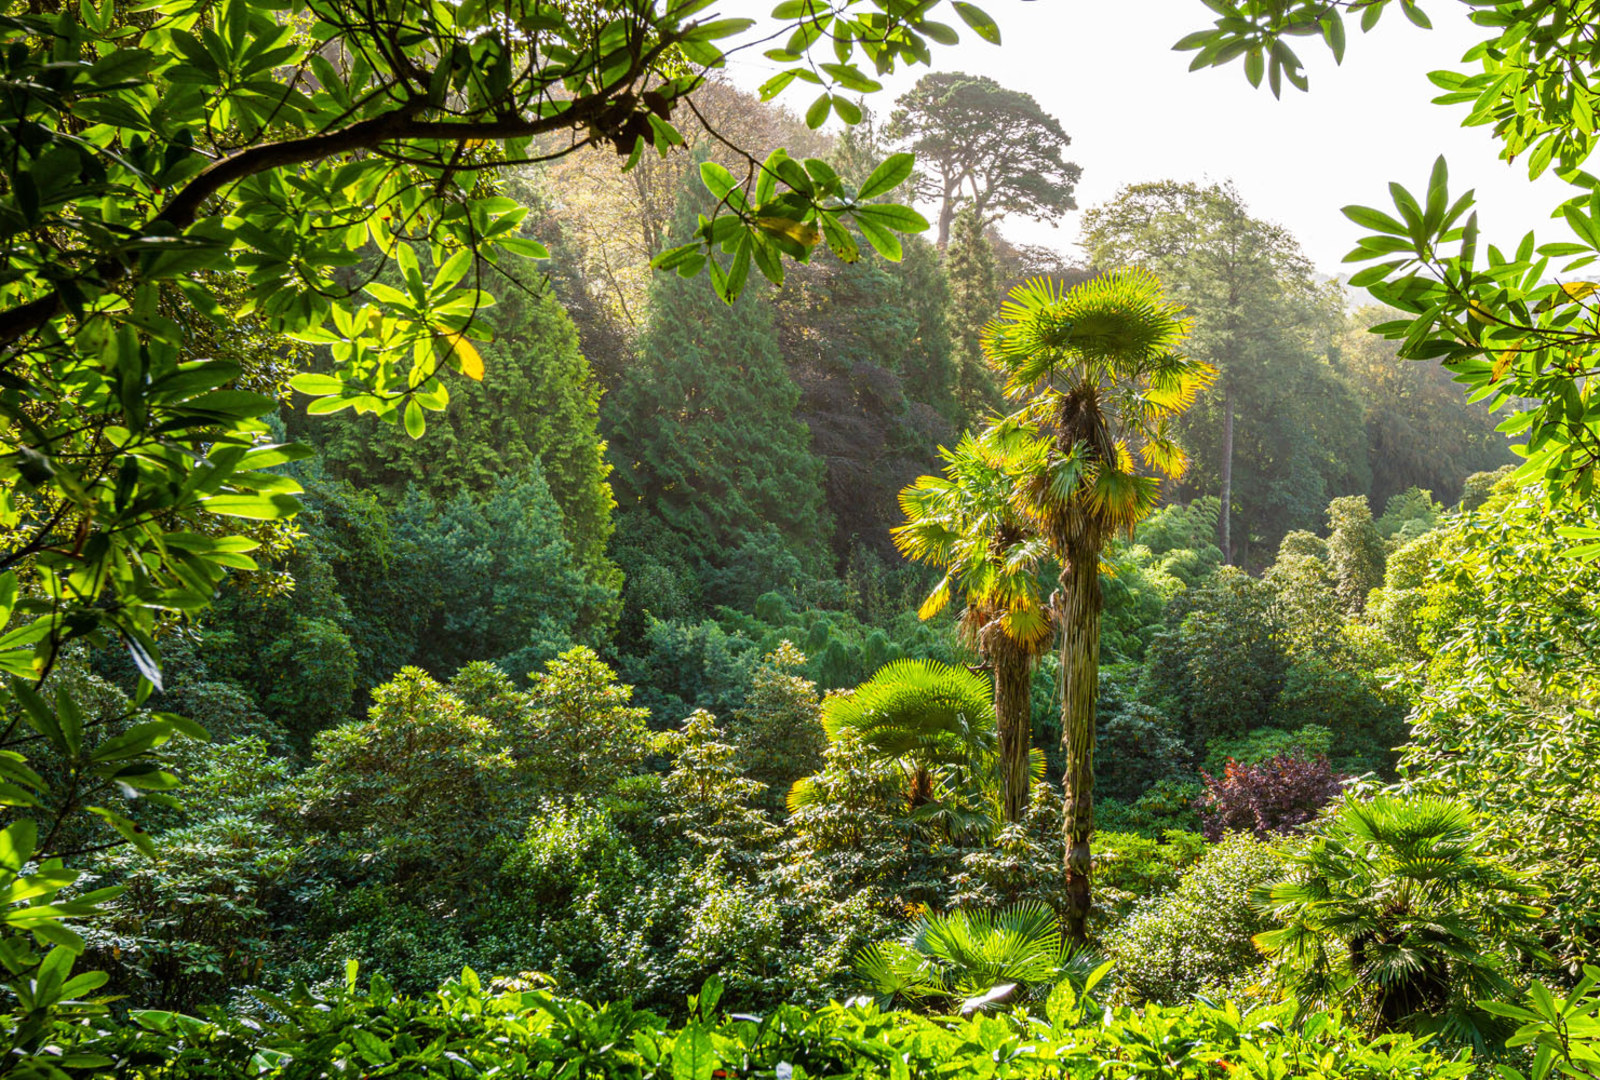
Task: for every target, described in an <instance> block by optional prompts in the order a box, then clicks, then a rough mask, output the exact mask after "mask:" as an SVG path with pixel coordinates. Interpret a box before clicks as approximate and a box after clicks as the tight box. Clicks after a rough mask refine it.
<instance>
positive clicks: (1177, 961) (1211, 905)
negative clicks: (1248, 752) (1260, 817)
mask: <svg viewBox="0 0 1600 1080" xmlns="http://www.w3.org/2000/svg"><path fill="white" fill-rule="evenodd" d="M1283 872H1284V870H1283V856H1282V855H1281V854H1280V853H1279V852H1278V851H1277V850H1275V849H1274V848H1273V847H1272V846H1271V845H1269V844H1265V843H1263V842H1261V841H1260V840H1257V839H1255V838H1254V837H1252V836H1249V835H1247V834H1236V835H1233V836H1229V837H1227V838H1225V839H1224V840H1222V841H1221V842H1220V843H1218V844H1216V845H1214V846H1212V847H1211V848H1209V849H1208V850H1207V851H1206V852H1205V854H1204V855H1203V856H1201V858H1200V861H1199V862H1198V863H1196V864H1195V865H1194V866H1193V867H1191V868H1190V869H1189V870H1187V871H1186V872H1185V873H1184V875H1183V877H1182V879H1181V880H1180V881H1179V882H1178V887H1177V888H1176V889H1174V890H1173V891H1171V892H1169V893H1166V894H1164V895H1161V896H1155V897H1151V898H1149V899H1147V900H1144V901H1141V902H1140V903H1138V904H1137V905H1135V906H1134V909H1133V912H1132V914H1130V915H1129V916H1128V918H1127V920H1126V921H1125V922H1123V923H1122V924H1121V925H1120V926H1117V927H1116V928H1114V929H1113V930H1112V931H1111V932H1110V933H1108V934H1107V935H1106V937H1105V949H1106V953H1107V955H1109V956H1110V957H1111V958H1112V959H1113V960H1114V961H1115V962H1116V965H1117V966H1116V972H1117V977H1118V978H1119V979H1120V981H1121V983H1122V985H1123V987H1124V989H1125V991H1126V993H1127V994H1128V996H1129V997H1131V998H1132V999H1133V1000H1135V1001H1159V1002H1164V1003H1168V1004H1172V1003H1176V1002H1180V1001H1185V1000H1187V999H1189V998H1191V997H1193V996H1194V995H1196V994H1205V995H1208V996H1221V995H1233V994H1239V993H1243V992H1245V991H1246V990H1248V989H1249V988H1250V987H1252V986H1253V985H1254V984H1256V983H1257V982H1258V981H1259V979H1260V972H1261V970H1262V968H1263V966H1264V961H1263V959H1262V956H1261V954H1260V953H1259V952H1258V951H1257V950H1256V946H1255V943H1254V941H1253V940H1252V939H1253V938H1254V937H1255V935H1256V934H1259V933H1260V932H1261V931H1263V930H1267V929H1269V928H1270V927H1271V926H1272V925H1273V924H1272V922H1271V921H1270V920H1269V919H1267V918H1266V917H1265V916H1264V915H1262V914H1261V913H1260V912H1259V911H1258V910H1257V909H1256V907H1255V902H1254V896H1255V893H1256V891H1257V890H1258V889H1260V888H1262V887H1263V886H1268V885H1271V884H1273V883H1274V882H1276V881H1277V880H1278V879H1279V878H1281V877H1282V876H1283Z"/></svg>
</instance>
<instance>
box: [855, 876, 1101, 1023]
mask: <svg viewBox="0 0 1600 1080" xmlns="http://www.w3.org/2000/svg"><path fill="white" fill-rule="evenodd" d="M1095 969H1096V964H1095V958H1093V957H1091V956H1090V955H1089V954H1087V953H1082V952H1070V953H1069V951H1068V950H1067V948H1066V943H1065V941H1064V940H1063V938H1062V936H1061V923H1060V922H1059V921H1058V920H1057V918H1056V914H1055V912H1053V911H1051V910H1050V909H1049V908H1048V907H1046V906H1045V905H1044V904H1039V903H1021V904H1017V905H1014V906H1013V907H1009V908H1006V909H1005V910H1004V911H997V912H991V911H951V912H947V913H945V914H942V915H924V916H923V917H922V918H920V919H918V920H917V921H916V922H914V923H912V924H911V926H910V928H909V929H908V930H907V931H906V932H905V934H903V935H902V936H901V937H899V938H897V939H892V940H889V941H880V942H877V943H876V944H873V945H868V946H867V947H866V948H864V949H862V950H861V951H860V952H859V953H857V954H856V959H855V970H856V975H857V977H858V978H860V979H861V980H862V982H863V983H865V984H866V985H867V986H868V987H870V988H871V990H872V992H873V993H874V994H875V995H876V996H877V997H878V998H879V1000H880V1001H882V1002H884V1003H885V1004H891V1003H894V1002H897V1001H903V1002H909V1003H915V1004H927V1003H930V1002H938V1003H945V1004H953V1005H955V1006H957V1008H958V1009H959V1010H960V1011H962V1012H971V1011H973V1010H975V1009H978V1008H984V1007H987V1006H989V1005H991V1004H996V1003H998V1002H1000V1001H1002V1000H1006V1001H1015V1000H1023V999H1025V998H1028V997H1035V996H1038V994H1039V993H1040V992H1041V991H1043V990H1046V989H1047V988H1048V987H1050V986H1053V985H1054V984H1055V983H1057V982H1060V981H1061V980H1063V979H1066V980H1068V981H1070V982H1072V983H1073V985H1074V987H1075V988H1076V989H1078V990H1082V989H1084V988H1085V987H1086V986H1087V985H1091V983H1092V980H1093V975H1094V972H1095Z"/></svg>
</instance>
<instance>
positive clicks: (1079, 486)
mask: <svg viewBox="0 0 1600 1080" xmlns="http://www.w3.org/2000/svg"><path fill="white" fill-rule="evenodd" d="M1181 310H1182V309H1181V308H1180V307H1179V305H1177V304H1174V303H1172V302H1170V301H1168V300H1166V299H1165V298H1164V297H1163V295H1162V293H1161V286H1160V284H1159V283H1158V282H1157V281H1156V279H1155V278H1154V277H1153V276H1152V275H1150V274H1149V273H1147V272H1145V271H1140V270H1128V271H1119V272H1117V273H1113V274H1105V275H1102V276H1100V277H1097V278H1094V279H1092V280H1090V281H1087V282H1084V283H1083V284H1081V285H1077V286H1074V287H1073V288H1070V289H1063V288H1061V287H1060V286H1059V285H1057V284H1056V283H1055V282H1053V281H1050V280H1047V279H1038V280H1034V281H1029V282H1026V283H1024V284H1022V285H1019V286H1018V287H1017V288H1015V289H1014V290H1012V292H1011V295H1010V297H1009V298H1008V299H1007V300H1006V302H1005V304H1004V306H1003V307H1002V308H1001V310H1000V317H999V318H998V319H996V320H995V321H994V322H992V323H990V324H989V326H988V327H987V328H986V329H985V331H984V352H985V354H986V355H987V356H988V358H989V361H990V362H991V363H992V364H993V365H994V366H995V367H996V368H997V369H998V370H999V371H1001V372H1002V373H1003V374H1004V375H1005V378H1006V394H1007V397H1008V398H1010V399H1011V400H1012V401H1014V402H1016V403H1017V405H1018V410H1017V412H1016V413H1015V414H1014V415H1013V416H1011V417H1009V418H1007V419H1006V420H1004V421H1002V422H1001V423H1000V424H998V425H997V426H996V428H995V431H994V433H993V434H992V435H991V436H989V437H991V438H993V439H995V440H996V441H997V443H998V444H1000V445H1004V446H1005V447H1006V448H1007V450H1008V457H1009V458H1010V461H1011V465H1010V469H1011V471H1012V474H1013V482H1014V485H1015V492H1016V496H1017V503H1018V507H1019V509H1021V510H1022V511H1023V512H1024V513H1026V514H1027V515H1028V516H1029V517H1031V518H1032V519H1033V520H1034V521H1035V522H1036V523H1037V525H1038V528H1039V531H1040V534H1041V535H1042V536H1043V537H1044V539H1045V540H1046V542H1047V543H1048V545H1049V547H1050V550H1051V553H1052V554H1053V555H1054V556H1055V557H1056V560H1057V561H1058V562H1059V564H1060V566H1061V573H1060V589H1059V590H1058V592H1057V593H1056V595H1055V597H1054V598H1053V608H1054V615H1055V622H1056V624H1057V626H1058V627H1059V629H1060V633H1061V637H1060V655H1061V676H1060V677H1061V730H1062V737H1061V741H1062V751H1063V753H1064V756H1065V776H1064V777H1063V780H1062V784H1063V788H1064V795H1065V805H1064V808H1063V809H1064V813H1063V816H1064V818H1065V822H1064V826H1063V827H1064V829H1065V832H1066V846H1067V859H1066V863H1067V865H1066V876H1067V881H1066V884H1067V895H1068V909H1067V912H1066V919H1067V931H1068V933H1069V935H1070V936H1071V938H1072V940H1073V941H1075V942H1079V943H1081V942H1083V941H1084V940H1086V938H1087V935H1088V918H1089V904H1090V893H1089V864H1090V850H1089V841H1090V836H1091V835H1092V834H1093V832H1094V728H1095V724H1094V721H1095V699H1096V698H1097V697H1098V696H1099V671H1100V611H1101V596H1100V554H1101V552H1102V551H1103V550H1104V548H1105V546H1106V543H1107V542H1108V541H1109V540H1110V539H1111V538H1112V537H1113V536H1115V535H1116V534H1118V533H1119V532H1120V533H1131V532H1132V530H1133V527H1134V526H1135V525H1136V524H1137V523H1138V522H1139V520H1140V519H1141V518H1143V517H1144V516H1145V515H1146V514H1148V513H1149V512H1150V511H1151V510H1152V509H1154V508H1155V506H1156V505H1157V503H1158V501H1159V499H1160V495H1161V484H1162V481H1163V480H1164V479H1175V478H1177V477H1179V476H1181V475H1182V474H1183V471H1184V468H1185V465H1186V464H1187V459H1186V458H1185V456H1184V453H1183V450H1182V449H1181V448H1180V447H1179V446H1178V443H1177V441H1176V439H1175V437H1174V431H1173V421H1174V419H1175V418H1176V417H1177V416H1178V414H1179V413H1181V412H1183V411H1184V410H1185V409H1187V408H1188V407H1189V405H1190V404H1191V403H1192V402H1193V401H1194V397H1195V394H1196V393H1197V392H1198V391H1199V390H1200V389H1201V388H1203V387H1204V386H1206V385H1208V384H1209V383H1210V381H1211V380H1212V378H1213V377H1214V375H1215V372H1214V370H1213V369H1212V368H1211V367H1210V366H1209V365H1208V364H1205V363H1202V362H1200V361H1198V360H1194V359H1191V358H1189V357H1187V356H1184V355H1182V354H1181V353H1180V352H1179V351H1178V349H1179V346H1181V345H1182V343H1183V340H1184V337H1185V336H1186V335H1187V333H1188V329H1189V323H1188V320H1186V319H1185V318H1183V317H1182V315H1181V314H1180V312H1181ZM1040 436H1043V438H1040Z"/></svg>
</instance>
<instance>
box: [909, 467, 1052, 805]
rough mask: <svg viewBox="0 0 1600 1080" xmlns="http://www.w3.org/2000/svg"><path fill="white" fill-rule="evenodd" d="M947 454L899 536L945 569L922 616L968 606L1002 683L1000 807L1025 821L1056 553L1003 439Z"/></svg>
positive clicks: (969, 634)
mask: <svg viewBox="0 0 1600 1080" xmlns="http://www.w3.org/2000/svg"><path fill="white" fill-rule="evenodd" d="M939 453H940V455H941V456H942V457H943V458H944V460H945V470H944V475H943V476H923V477H921V478H919V479H918V480H917V481H916V482H915V483H913V484H911V485H910V486H908V487H907V488H906V489H905V490H904V491H902V492H901V493H900V508H901V509H902V510H903V511H904V512H905V515H906V524H904V525H901V526H899V527H898V528H896V529H895V530H894V541H895V545H896V546H897V547H898V548H899V549H900V550H901V552H902V553H904V554H905V555H906V556H907V557H909V558H912V559H915V560H917V561H919V562H925V563H930V564H932V565H934V566H938V567H940V568H941V569H943V570H944V577H943V578H941V579H940V581H939V583H938V584H937V585H935V586H934V588H933V591H932V592H931V593H929V594H928V598H927V599H926V600H924V601H923V603H922V607H921V608H919V609H918V611H917V615H918V616H919V617H921V618H924V619H927V618H931V617H933V616H934V615H936V614H938V613H939V612H940V611H942V610H944V608H945V607H946V606H947V605H948V604H949V603H950V601H951V598H952V597H959V598H960V599H961V600H962V602H963V607H962V611H961V617H960V622H959V625H960V627H961V632H962V635H963V636H964V637H965V638H966V640H967V641H968V642H970V643H971V645H972V646H973V647H974V648H976V649H977V651H978V653H979V655H980V656H982V657H983V658H984V661H985V662H986V664H987V666H988V668H989V671H990V673H991V674H992V675H993V680H994V713H995V720H996V723H997V724H998V727H999V733H1000V793H1001V804H1002V807H1001V812H1002V815H1003V817H1004V819H1005V820H1006V821H1007V822H1016V821H1020V820H1021V819H1022V815H1023V812H1024V811H1025V810H1026V809H1027V806H1028V792H1029V790H1030V789H1031V787H1032V780H1033V776H1032V773H1033V770H1032V767H1031V760H1030V758H1031V751H1032V740H1031V734H1032V728H1033V695H1032V693H1031V687H1032V682H1033V671H1034V668H1035V667H1036V666H1037V664H1038V661H1039V657H1040V656H1041V655H1043V654H1044V652H1045V651H1046V650H1048V649H1049V648H1050V641H1051V634H1052V626H1051V622H1050V615H1049V611H1048V609H1047V607H1046V604H1045V601H1044V597H1043V595H1042V590H1041V588H1040V584H1039V566H1040V564H1041V563H1042V562H1043V561H1044V559H1045V558H1046V557H1047V556H1048V554H1049V551H1048V549H1047V548H1046V546H1045V543H1044V538H1043V537H1041V536H1040V535H1039V531H1038V529H1037V528H1035V527H1034V524H1033V522H1032V520H1031V519H1030V518H1028V517H1027V516H1025V515H1023V514H1022V513H1020V512H1019V511H1018V509H1017V506H1016V501H1015V499H1014V498H1013V492H1012V478H1011V474H1010V471H1009V469H1008V459H1007V454H1006V452H1005V451H1004V449H1003V448H1002V447H1000V446H999V445H997V444H996V441H995V440H993V439H979V438H973V437H972V436H971V435H965V436H963V437H962V439H961V441H960V443H958V444H957V445H956V448H955V449H954V450H949V449H945V448H944V447H941V448H940V450H939Z"/></svg>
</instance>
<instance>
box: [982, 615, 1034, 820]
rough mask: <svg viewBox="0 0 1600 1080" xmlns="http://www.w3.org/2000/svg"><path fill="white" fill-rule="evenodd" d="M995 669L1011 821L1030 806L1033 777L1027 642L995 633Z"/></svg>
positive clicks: (992, 650) (1003, 774)
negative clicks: (1020, 641) (1029, 798)
mask: <svg viewBox="0 0 1600 1080" xmlns="http://www.w3.org/2000/svg"><path fill="white" fill-rule="evenodd" d="M988 652H989V664H990V666H991V668H992V669H993V671H994V715H995V723H996V726H998V727H999V729H1000V793H1001V800H1002V802H1003V803H1004V811H1005V819H1006V821H1007V822H1008V823H1010V822H1015V821H1021V820H1022V815H1023V814H1024V813H1025V812H1026V811H1027V809H1028V787H1029V783H1030V781H1031V779H1032V769H1030V768H1029V765H1030V761H1029V755H1030V753H1031V752H1032V749H1033V747H1032V738H1031V736H1032V733H1033V694H1032V683H1033V679H1032V674H1033V657H1032V656H1031V655H1030V651H1029V649H1028V647H1027V646H1026V645H1023V644H1021V643H1019V642H1017V641H1014V640H1012V639H1010V638H1008V637H1006V636H1005V635H1004V634H1002V633H996V634H995V635H994V640H993V642H992V643H991V644H990V646H989V650H988Z"/></svg>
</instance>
